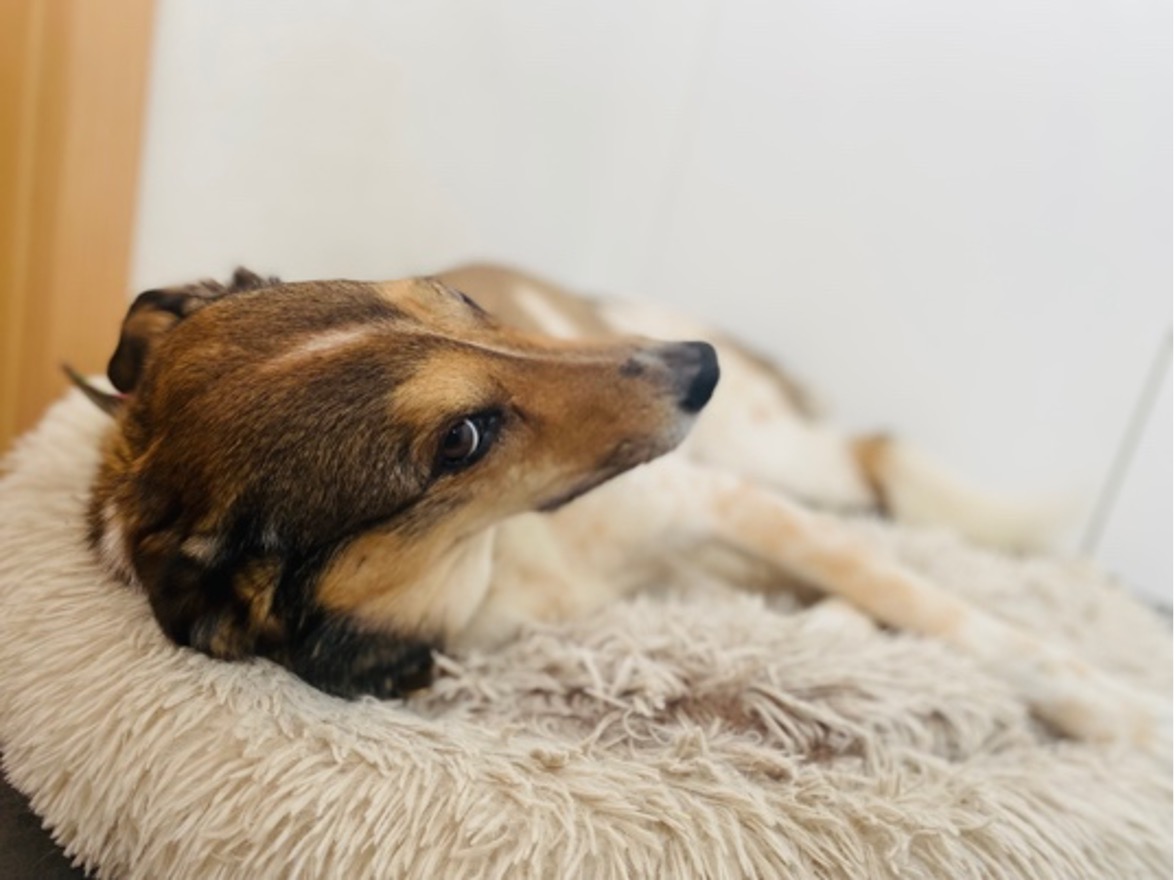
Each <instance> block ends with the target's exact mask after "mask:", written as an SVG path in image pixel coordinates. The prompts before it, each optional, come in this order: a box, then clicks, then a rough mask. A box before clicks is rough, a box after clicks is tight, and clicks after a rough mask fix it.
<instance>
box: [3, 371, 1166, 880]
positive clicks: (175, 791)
mask: <svg viewBox="0 0 1176 880" xmlns="http://www.w3.org/2000/svg"><path fill="white" fill-rule="evenodd" d="M104 418H105V417H104V416H102V415H101V414H100V413H97V412H95V411H93V407H92V405H91V404H89V403H87V402H86V401H85V400H83V399H82V398H81V396H80V395H79V394H77V393H76V392H75V393H74V394H73V395H71V396H70V397H69V398H68V399H67V400H65V401H64V402H62V403H61V404H59V405H58V406H57V407H56V408H55V409H54V410H53V411H52V412H51V413H50V415H49V416H48V417H47V418H46V419H45V421H44V422H43V423H42V425H41V426H40V427H39V428H38V429H37V430H36V431H35V432H34V433H32V434H31V435H29V436H28V437H26V438H25V439H24V441H23V442H22V443H21V444H20V445H19V446H18V448H17V450H16V451H15V453H14V454H13V455H12V456H11V457H10V459H9V460H8V462H7V471H8V472H7V475H6V476H5V477H4V478H3V482H0V670H2V673H0V747H2V749H3V753H4V769H5V772H6V774H7V775H8V777H9V779H10V780H11V781H12V783H13V784H14V785H15V786H16V787H17V788H19V789H20V790H22V791H23V792H25V793H26V794H28V795H29V796H30V797H31V799H32V805H33V808H34V809H35V810H36V812H37V813H38V814H39V815H40V816H42V817H43V819H44V821H45V823H46V825H47V826H48V827H49V828H50V829H51V830H52V833H53V835H54V837H55V838H56V839H57V840H58V841H59V842H60V843H61V844H62V845H63V846H64V847H65V848H66V850H67V851H68V853H69V854H70V855H71V856H72V857H73V859H74V860H75V862H76V863H78V864H81V865H84V866H85V867H86V868H88V869H89V870H91V871H93V872H95V873H96V874H97V875H98V876H100V877H110V878H114V877H129V878H160V877H167V878H171V880H181V878H201V880H213V878H269V877H273V878H283V880H287V878H302V877H306V878H334V877H338V878H364V877H421V878H437V877H468V878H508V877H509V878H527V877H535V878H557V877H577V878H580V877H585V878H587V877H592V878H621V877H674V878H688V877H707V878H728V877H729V878H735V877H740V878H742V877H762V878H777V877H820V878H835V877H845V878H855V880H856V878H866V877H895V878H908V880H909V878H932V877H934V878H942V877H952V878H972V877H975V878H980V877H1032V878H1037V880H1047V878H1068V880H1069V878H1078V877H1092V878H1095V877H1097V878H1111V877H1113V878H1120V880H1123V878H1132V877H1160V876H1170V874H1171V870H1172V841H1171V829H1172V809H1171V800H1172V799H1171V777H1172V769H1171V768H1172V764H1171V749H1170V744H1168V745H1167V746H1166V747H1165V748H1163V749H1161V750H1159V751H1157V752H1154V753H1148V752H1141V751H1138V750H1135V749H1131V748H1128V747H1107V746H1095V745H1089V744H1083V743H1077V742H1071V741H1066V740H1062V739H1059V738H1057V737H1055V736H1054V735H1053V734H1052V733H1051V732H1050V731H1049V730H1047V729H1045V728H1043V727H1042V726H1041V725H1039V724H1038V723H1036V722H1035V721H1034V720H1033V719H1032V718H1031V717H1030V716H1029V715H1028V714H1027V712H1026V710H1025V707H1024V706H1023V705H1022V704H1021V703H1020V702H1018V701H1017V700H1016V699H1015V698H1014V697H1013V695H1012V694H1011V693H1010V692H1009V690H1008V689H1007V688H1006V687H1005V686H1004V685H1002V684H1001V683H999V682H998V681H996V680H995V679H993V678H991V677H989V676H988V675H986V674H985V673H983V672H982V671H981V670H980V669H978V668H977V666H976V665H975V664H974V663H973V662H972V661H970V660H969V659H968V658H966V657H961V656H958V655H956V654H955V653H953V652H952V651H951V650H949V649H948V648H946V647H945V646H943V645H941V644H937V643H935V642H933V641H929V640H926V639H921V638H916V637H913V636H908V635H904V634H899V633H892V632H883V631H880V630H877V629H875V628H873V627H871V626H868V625H863V624H862V621H860V620H857V619H855V618H854V617H852V616H844V615H842V614H838V613H835V612H832V611H831V610H830V609H829V608H827V607H822V606H820V605H818V606H814V607H809V608H806V607H802V606H801V605H800V604H799V603H798V602H797V601H796V600H786V599H775V600H771V601H769V600H766V599H764V598H763V597H756V596H746V595H737V594H734V593H731V592H727V591H715V590H712V589H707V588H706V587H705V586H700V587H699V588H698V589H696V590H692V591H689V592H687V593H684V594H675V595H665V596H657V597H649V596H647V597H642V598H638V599H636V600H634V601H630V602H626V603H624V604H620V605H617V606H615V607H613V608H611V609H609V610H608V611H606V612H605V613H603V614H601V615H599V616H596V617H594V618H592V619H589V620H585V621H581V622H579V623H576V624H574V625H567V626H560V627H546V628H537V629H534V630H532V631H530V632H528V633H527V634H525V635H524V636H523V637H522V638H520V639H519V640H518V641H516V642H515V643H513V644H511V645H510V646H508V647H507V648H505V649H503V650H501V651H498V652H495V653H488V654H484V655H474V656H465V657H456V658H442V660H441V663H442V666H443V668H444V669H445V671H446V674H445V675H444V676H443V677H442V678H441V680H440V681H439V682H438V684H437V685H436V686H435V687H434V688H433V689H432V690H431V691H430V692H428V693H426V694H422V695H420V696H418V697H415V698H414V699H412V700H410V701H409V702H408V703H407V704H406V703H401V702H396V703H378V702H376V701H373V700H363V701H360V702H355V703H348V702H343V701H340V700H337V699H334V698H331V697H328V696H326V695H324V694H322V693H319V692H317V691H315V690H312V689H311V688H309V687H308V686H306V685H304V684H303V683H301V682H300V681H298V680H297V679H295V678H293V677H291V676H290V675H289V674H287V673H286V672H285V671H283V670H282V669H280V668H278V667H276V666H273V665H271V664H269V663H267V662H264V661H256V662H252V663H242V664H227V663H220V662H216V661H213V660H210V659H208V658H206V657H204V656H201V655H198V654H196V653H193V652H191V651H188V650H183V649H179V648H176V647H174V646H173V645H171V644H170V643H168V642H167V641H166V640H165V638H164V637H163V636H162V634H161V633H160V632H159V630H158V628H157V626H156V625H155V623H154V621H153V620H152V618H151V615H150V612H149V610H148V608H147V604H146V601H145V599H144V597H143V596H142V595H140V594H138V593H137V592H135V591H134V590H132V589H130V588H127V587H124V586H120V585H118V584H116V583H114V582H112V581H111V580H109V579H108V578H107V577H106V576H105V575H104V574H103V573H102V571H101V570H100V569H99V567H98V566H97V564H96V562H95V561H94V559H93V558H92V557H91V554H90V552H89V550H88V549H87V547H86V544H85V540H84V525H83V507H84V503H85V493H86V487H87V482H88V479H89V476H90V474H91V472H92V470H93V468H94V466H95V460H96V454H95V446H96V438H97V436H98V433H99V431H100V430H101V428H102V426H103V423H104ZM860 528H861V529H863V530H864V531H865V532H867V533H870V534H871V535H872V536H873V538H874V539H875V540H876V541H877V542H878V545H879V547H881V548H884V549H885V551H886V552H891V553H894V554H896V555H897V556H899V557H901V558H902V559H903V560H904V561H905V562H906V563H907V564H909V565H911V566H912V567H914V568H916V569H917V570H920V571H922V572H925V573H927V574H929V575H930V576H931V577H933V578H934V579H935V580H936V581H937V582H939V583H943V584H948V585H951V586H952V587H953V588H955V589H958V590H959V591H960V592H961V593H964V594H966V595H967V596H969V597H970V598H972V599H973V600H975V601H976V602H978V603H980V604H982V605H983V606H984V607H986V608H989V609H991V610H992V611H993V612H995V613H997V614H999V615H1001V616H1003V617H1006V618H1008V619H1010V620H1012V621H1014V622H1016V623H1018V624H1020V625H1022V626H1025V627H1027V628H1031V629H1033V630H1035V631H1037V632H1042V633H1048V634H1050V635H1051V636H1053V637H1054V638H1056V639H1057V640H1058V641H1060V642H1063V643H1067V644H1069V645H1071V646H1073V647H1075V648H1076V649H1077V650H1079V651H1080V652H1081V653H1082V654H1083V655H1084V656H1086V657H1087V658H1088V659H1089V660H1091V661H1092V662H1095V663H1097V664H1098V665H1100V666H1102V667H1105V668H1106V669H1108V670H1110V671H1112V672H1114V673H1116V674H1118V675H1120V676H1122V677H1123V678H1124V679H1128V680H1131V681H1133V682H1135V683H1137V684H1138V685H1140V686H1143V687H1148V688H1152V689H1154V690H1155V691H1157V692H1163V693H1170V689H1171V681H1170V672H1171V650H1172V648H1171V645H1172V643H1171V636H1170V631H1169V628H1168V626H1167V624H1166V622H1165V621H1162V620H1160V619H1159V618H1157V616H1156V615H1154V614H1153V613H1151V612H1150V611H1148V610H1147V609H1145V608H1143V607H1141V606H1139V605H1138V604H1137V603H1135V602H1134V601H1133V600H1132V599H1130V598H1129V597H1128V596H1127V595H1126V594H1125V593H1124V592H1123V591H1122V590H1121V589H1119V588H1117V587H1116V586H1114V585H1113V584H1110V583H1108V582H1107V580H1106V579H1104V578H1103V577H1102V576H1100V575H1099V573H1098V572H1097V571H1095V570H1094V569H1093V568H1091V567H1089V566H1087V565H1084V564H1081V563H1075V562H1066V561H1059V560H1054V559H1044V558H1031V559H1021V560H1014V559H1011V558H1003V557H998V556H996V555H992V554H988V553H984V552H981V551H978V550H975V549H971V548H968V547H966V546H964V545H963V544H962V543H960V542H958V541H956V540H955V539H953V538H951V537H949V536H947V535H945V534H942V533H935V532H926V531H920V532H915V531H909V530H899V529H895V528H889V527H885V526H883V525H881V524H874V523H867V522H863V523H862V524H861V525H860Z"/></svg>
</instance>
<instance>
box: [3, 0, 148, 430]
mask: <svg viewBox="0 0 1176 880" xmlns="http://www.w3.org/2000/svg"><path fill="white" fill-rule="evenodd" d="M153 6H154V3H153V0H102V2H88V0H4V2H3V3H0V59H2V60H0V193H3V194H4V196H3V197H2V198H0V345H2V346H3V349H2V351H0V448H3V447H6V446H7V445H8V443H9V441H10V440H11V438H12V437H14V436H15V435H16V434H17V433H19V432H21V431H23V430H25V429H27V428H28V427H30V426H31V425H32V424H33V423H34V422H35V421H36V419H37V418H38V417H39V415H40V414H41V412H42V411H43V410H44V408H45V406H46V405H47V404H48V403H49V402H50V401H52V400H53V399H54V398H55V397H57V396H58V395H59V394H60V393H61V392H62V390H63V389H64V387H65V381H64V379H63V377H62V375H61V370H60V364H61V362H62V361H67V360H68V361H69V362H70V363H72V364H74V365H75V366H77V367H78V369H80V370H83V371H91V372H100V371H102V370H103V369H104V366H105V361H106V358H107V357H109V355H110V352H111V351H112V350H113V347H114V341H115V340H114V334H115V333H116V330H117V327H118V322H119V320H120V318H121V317H122V314H123V312H124V311H125V309H126V303H127V294H128V287H129V280H130V279H129V273H130V259H131V245H132V237H133V229H134V213H135V202H136V194H137V185H138V177H139V155H140V141H141V138H142V128H143V106H144V101H145V96H146V82H147V71H148V60H149V48H150V39H151V23H152V12H153Z"/></svg>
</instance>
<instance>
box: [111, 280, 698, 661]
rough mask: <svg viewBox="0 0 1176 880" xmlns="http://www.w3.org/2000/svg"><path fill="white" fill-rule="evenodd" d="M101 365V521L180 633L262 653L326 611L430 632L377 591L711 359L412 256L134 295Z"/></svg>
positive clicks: (589, 453) (678, 397)
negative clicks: (606, 338) (372, 278)
mask: <svg viewBox="0 0 1176 880" xmlns="http://www.w3.org/2000/svg"><path fill="white" fill-rule="evenodd" d="M109 376H110V379H111V381H112V382H113V383H114V385H115V387H116V388H118V390H119V391H120V392H122V394H123V395H124V397H123V399H122V403H121V406H120V407H119V412H118V413H117V416H116V419H117V421H116V430H115V431H114V432H113V434H112V436H111V438H110V440H109V442H108V445H107V449H106V453H105V456H104V461H103V466H102V468H101V470H100V473H99V476H98V479H97V481H96V483H95V488H94V494H93V505H92V528H93V532H94V538H95V540H96V542H97V543H98V545H99V546H100V547H102V548H103V550H104V552H105V555H106V556H108V557H109V558H110V560H111V561H112V562H113V563H114V564H115V565H117V566H121V567H122V568H124V569H126V570H129V571H130V572H131V573H133V575H134V577H135V578H136V579H137V580H138V581H139V582H140V583H142V584H143V586H144V587H145V588H146V590H147V593H148V595H149V596H150V598H151V602H152V607H153V610H154V611H155V614H156V616H157V617H158V619H159V620H160V622H161V624H162V625H163V627H164V629H165V631H166V632H167V633H168V634H169V635H170V636H171V637H172V638H173V639H174V640H176V641H177V642H180V643H181V644H190V645H193V646H195V647H198V648H200V649H202V650H205V651H207V652H209V653H212V654H214V655H217V656H225V657H234V656H243V655H248V654H255V653H261V654H270V655H272V656H275V657H278V658H279V659H280V658H281V657H282V652H283V651H284V650H286V648H285V646H287V645H288V644H289V643H290V642H291V641H292V640H297V638H298V633H299V632H301V631H302V630H304V629H305V628H306V627H307V626H309V625H311V623H312V622H314V621H319V620H320V618H321V617H322V615H331V616H342V617H348V618H353V619H357V620H358V619H362V623H363V626H364V627H367V628H373V629H376V630H379V629H385V630H388V631H393V630H395V631H399V632H401V633H402V634H406V635H411V636H413V637H420V638H424V639H429V640H433V639H436V638H439V637H441V636H442V635H443V633H440V632H436V631H435V630H437V629H438V628H439V627H440V624H439V623H438V622H437V621H429V620H404V619H381V618H380V614H385V616H386V617H389V618H395V617H396V614H395V613H393V612H388V609H390V608H396V607H400V608H410V607H411V608H417V609H419V608H420V607H421V605H420V603H419V602H414V601H409V599H407V598H405V597H411V594H412V591H413V590H414V588H415V587H416V585H417V584H419V583H420V582H421V581H422V580H423V579H424V577H425V575H426V573H427V572H429V571H430V570H433V569H435V568H436V567H437V566H438V565H440V564H442V563H443V562H444V560H445V559H446V558H447V557H449V556H451V555H453V554H454V553H456V552H458V550H459V548H461V547H462V546H463V545H464V543H465V542H468V541H470V540H471V539H472V538H474V537H475V536H477V535H479V534H481V533H484V532H485V531H486V530H487V529H489V528H490V527H492V526H493V525H494V524H495V523H496V522H498V521H501V520H502V519H504V518H505V517H508V516H511V515H514V514H517V513H520V512H523V511H528V510H550V509H554V508H556V507H558V506H560V505H562V504H565V503H567V502H568V501H570V500H572V499H573V498H575V497H576V496H578V495H579V494H581V493H583V492H585V491H587V490H589V489H591V488H592V487H594V486H596V485H598V484H600V483H601V482H603V481H605V480H607V479H609V478H611V477H613V476H616V475H617V474H619V473H621V472H623V471H625V470H627V469H629V468H632V467H634V466H636V465H638V464H641V463H642V462H645V461H649V460H650V459H652V458H655V457H656V456H659V455H661V454H663V453H665V452H667V451H668V450H670V449H672V448H673V447H674V446H676V445H677V444H678V443H679V442H680V441H681V440H682V438H683V437H684V436H685V434H686V432H687V430H688V429H689V426H690V424H691V422H692V420H693V418H694V416H695V414H696V413H697V412H698V411H699V410H700V409H701V408H702V406H703V405H704V404H705V403H706V401H707V399H708V398H709V396H710V394H711V391H712V390H713V388H714V386H715V383H716V382H717V379H718V368H717V363H716V360H715V355H714V351H713V349H711V348H710V346H707V345H706V344H704V343H677V344H664V343H653V342H650V341H646V340H620V341H616V342H612V343H609V344H591V345H589V344H582V343H572V342H567V341H563V340H555V339H551V338H546V337H540V336H534V335H528V334H525V333H522V332H519V331H516V330H512V329H510V328H507V327H505V326H503V325H502V324H501V323H499V322H498V321H497V320H496V319H495V318H494V317H493V316H491V315H489V314H487V313H486V312H485V311H483V310H482V309H481V308H480V307H479V306H478V305H477V304H476V303H475V302H474V301H473V300H471V299H470V298H469V297H467V296H465V295H464V294H462V293H461V292H459V291H456V290H453V289H450V288H448V287H446V286H445V285H444V284H442V283H440V282H438V281H435V280H432V279H428V278H423V279H410V280H405V281H397V282H389V283H382V284H369V283H362V282H354V281H320V282H305V283H293V284H282V283H279V282H278V281H277V280H276V279H262V278H260V277H258V276H256V275H253V274H251V273H247V272H243V271H240V272H238V273H237V275H236V276H234V279H233V280H232V282H231V283H230V284H228V285H219V284H215V283H212V282H204V283H201V284H197V285H191V286H188V287H181V288H172V289H168V290H157V291H148V292H147V293H144V294H141V295H140V296H139V297H138V299H136V301H135V302H134V304H133V305H132V306H131V308H130V311H129V312H128V314H127V317H126V320H125V322H124V324H123V328H122V336H121V339H120V341H119V344H118V348H117V350H116V352H115V354H114V356H113V358H112V359H111V363H110V369H109ZM369 557H373V558H374V557H378V560H379V566H378V570H375V571H367V570H361V569H364V566H365V564H366V562H367V560H368V559H369ZM371 567H372V566H370V565H369V566H368V568H371ZM389 596H393V597H401V598H404V599H405V601H402V602H399V603H398V602H392V603H389V602H388V601H386V600H387V597H389ZM373 608H375V609H383V611H380V612H377V613H375V614H374V615H373V613H370V612H371V609H373ZM365 609H366V610H365ZM414 613H416V614H417V616H421V617H425V618H427V617H428V615H427V614H425V615H421V614H420V613H419V610H418V612H414ZM405 630H415V631H413V632H408V633H405Z"/></svg>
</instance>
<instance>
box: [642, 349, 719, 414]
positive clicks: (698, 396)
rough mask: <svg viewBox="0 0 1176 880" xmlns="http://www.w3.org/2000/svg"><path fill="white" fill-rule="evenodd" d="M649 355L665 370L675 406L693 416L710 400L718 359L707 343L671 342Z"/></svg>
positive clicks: (717, 376)
mask: <svg viewBox="0 0 1176 880" xmlns="http://www.w3.org/2000/svg"><path fill="white" fill-rule="evenodd" d="M651 353H652V355H653V356H654V357H655V358H656V359H657V360H658V361H659V362H660V363H661V364H663V365H664V366H665V367H666V368H667V369H668V370H669V374H670V378H671V382H672V383H673V389H674V391H675V393H676V394H677V395H678V406H680V407H681V408H682V409H683V410H685V411H686V412H688V413H696V412H698V411H699V410H701V409H702V408H703V407H704V406H706V404H707V401H709V400H710V399H711V394H713V393H714V390H715V386H716V385H717V384H718V382H719V358H718V355H717V354H715V349H714V346H712V345H710V344H709V343H706V342H674V343H669V344H667V345H661V346H658V347H657V348H656V349H654V350H653V351H652V352H651Z"/></svg>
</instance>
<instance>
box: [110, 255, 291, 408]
mask: <svg viewBox="0 0 1176 880" xmlns="http://www.w3.org/2000/svg"><path fill="white" fill-rule="evenodd" d="M279 283H281V282H279V280H278V279H277V278H274V277H268V278H264V277H262V276H261V275H258V274H256V273H255V272H250V271H249V270H248V269H245V268H239V269H237V271H236V272H234V273H233V277H232V279H231V280H230V281H229V283H228V285H224V284H221V283H219V282H217V281H200V282H197V283H196V284H187V285H184V286H182V287H168V288H163V289H161V290H148V291H146V292H144V293H141V294H139V295H138V296H137V297H136V298H135V301H134V302H133V303H131V307H130V309H129V310H128V311H127V316H126V318H124V319H123V324H122V332H121V334H120V336H119V340H118V348H116V349H115V350H114V354H113V355H112V356H111V358H110V364H109V366H108V367H107V369H106V375H107V376H109V377H110V381H111V384H113V385H114V387H115V388H117V389H118V390H119V391H121V392H122V393H123V394H129V393H130V392H131V391H133V390H134V388H135V386H136V385H137V384H138V382H139V376H140V375H141V374H142V372H143V367H144V365H145V364H146V363H147V358H148V355H150V354H151V351H152V350H153V349H154V348H155V346H156V345H157V344H158V343H159V341H160V340H161V339H163V338H164V337H165V336H166V335H167V334H168V333H169V332H170V331H171V330H172V328H174V327H175V326H176V324H178V323H179V322H180V321H182V320H184V318H187V317H188V316H189V315H192V314H194V313H195V312H198V311H199V310H200V309H202V308H204V307H205V306H206V305H208V304H209V303H212V302H215V301H216V300H218V299H220V298H221V297H223V296H227V295H228V294H232V293H241V292H243V291H249V290H260V289H261V288H265V287H272V286H273V285H275V284H279Z"/></svg>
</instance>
